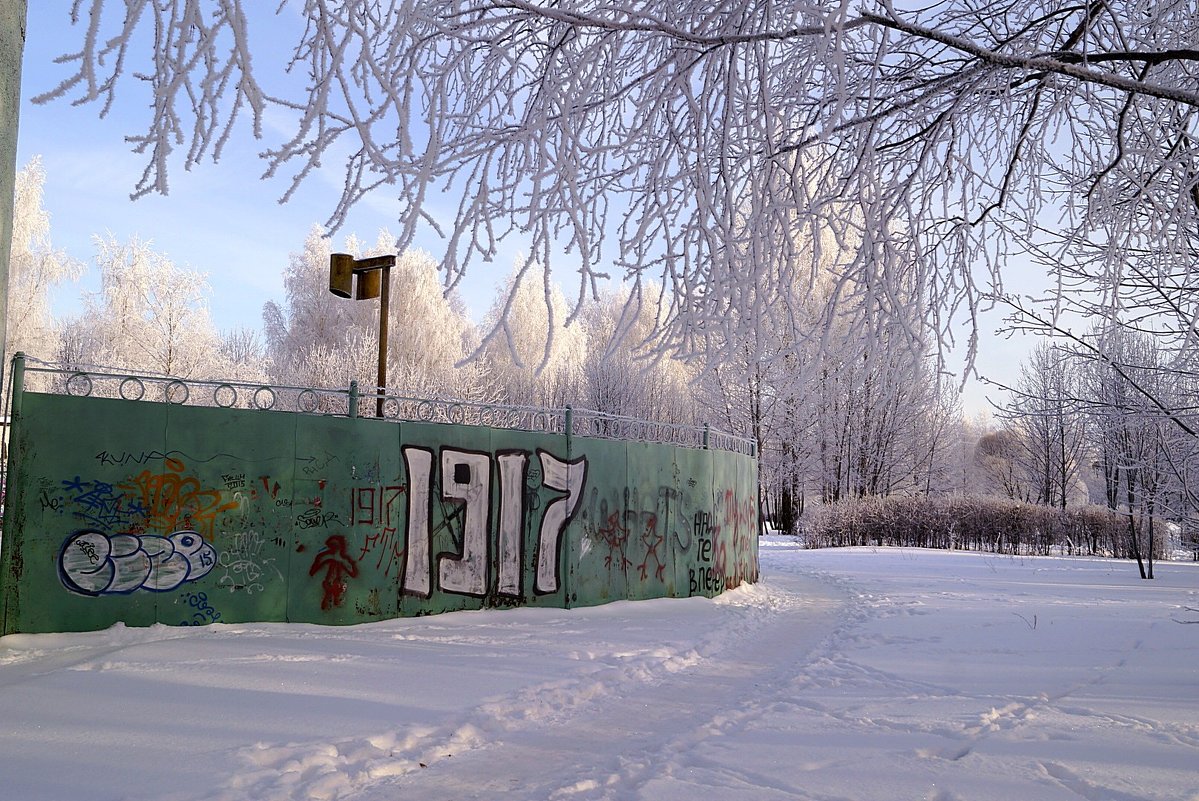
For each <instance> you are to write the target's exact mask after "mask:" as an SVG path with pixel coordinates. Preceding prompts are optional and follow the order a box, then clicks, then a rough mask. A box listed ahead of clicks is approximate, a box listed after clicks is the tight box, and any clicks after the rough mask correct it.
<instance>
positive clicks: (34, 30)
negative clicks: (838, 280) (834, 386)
mask: <svg viewBox="0 0 1199 801" xmlns="http://www.w3.org/2000/svg"><path fill="white" fill-rule="evenodd" d="M270 5H271V6H272V7H273V5H274V4H273V3H272V4H270ZM114 6H115V4H114ZM69 7H70V3H69V2H68V0H35V2H31V3H30V4H29V18H28V28H27V38H26V50H25V59H24V63H23V75H22V88H23V91H22V95H23V101H22V105H21V120H20V124H21V130H20V136H19V139H18V156H17V159H18V166H19V167H20V166H23V165H24V164H26V163H27V162H28V161H29V159H30V158H32V157H33V156H35V155H40V156H41V158H42V161H43V164H44V167H45V171H46V186H45V198H44V203H45V206H46V208H47V210H48V211H49V212H50V215H51V236H52V239H53V242H54V244H55V246H56V247H59V248H63V249H65V250H67V251H68V252H69V253H70V254H71V255H73V256H75V257H77V258H79V259H82V260H84V261H87V260H89V259H90V257H91V255H92V253H93V245H92V239H93V237H94V236H96V235H107V234H112V235H113V236H115V237H116V238H117V239H118V240H122V241H123V240H127V239H129V238H131V237H134V236H136V237H138V238H140V239H143V240H151V241H152V242H153V244H154V247H155V249H156V250H158V251H160V252H163V253H165V254H166V255H167V256H168V257H169V258H171V259H172V260H173V261H174V262H175V263H176V264H177V265H180V266H185V267H188V268H190V269H193V270H198V271H201V272H204V273H207V275H208V280H209V283H210V284H211V286H212V290H213V294H212V296H211V298H210V303H209V306H210V310H211V312H212V316H213V319H214V320H215V322H216V324H217V326H218V328H221V329H230V328H234V327H238V326H251V327H254V328H258V327H260V325H261V313H262V306H263V304H264V303H266V302H267V301H269V300H277V301H281V300H282V299H283V281H282V277H283V272H284V270H285V269H286V267H287V264H288V254H289V253H291V252H294V251H298V250H300V249H301V248H302V246H303V242H304V239H305V237H306V236H307V234H308V231H309V230H310V229H311V227H312V226H313V224H315V223H320V222H323V221H324V220H325V219H326V218H327V217H328V214H329V212H330V211H331V210H332V209H333V208H334V205H335V203H336V201H337V199H338V196H339V190H340V173H339V165H334V164H329V165H327V166H328V171H327V173H326V174H324V175H316V176H313V177H312V178H310V179H309V181H308V182H307V183H306V184H305V185H304V186H303V187H301V188H300V189H299V190H298V191H297V192H296V194H295V195H294V196H293V198H292V199H291V200H290V201H289V202H288V203H287V204H286V205H280V204H279V203H278V202H277V201H278V199H279V198H280V197H281V196H282V195H283V193H284V192H285V191H286V189H287V187H288V181H287V180H286V178H287V176H286V175H284V176H282V177H281V178H276V179H273V180H270V181H263V180H260V176H261V175H262V173H263V171H264V168H265V167H264V163H263V162H261V160H260V159H259V158H258V157H257V153H258V152H259V151H260V150H261V149H262V148H263V145H262V143H260V142H256V141H255V140H253V139H252V138H251V137H250V136H249V129H248V126H246V127H245V128H244V129H243V130H242V131H241V134H242V135H241V136H235V138H234V139H233V140H232V141H231V142H230V145H229V146H228V147H227V148H226V150H225V152H224V154H223V155H222V159H221V161H220V162H219V163H215V164H214V163H213V162H212V161H211V159H208V160H207V161H205V162H204V163H203V164H202V165H200V166H198V167H194V168H193V169H192V170H190V171H185V170H184V169H183V167H182V164H181V163H177V164H174V165H173V168H172V170H171V173H170V179H171V180H170V189H171V191H170V194H169V195H168V196H165V197H162V196H157V195H152V196H148V197H144V198H142V199H140V200H137V201H132V200H130V199H129V194H130V192H131V191H132V190H133V187H134V185H135V183H136V181H137V179H138V177H139V176H140V175H141V172H142V170H143V169H144V166H145V163H144V161H143V159H142V157H141V156H139V155H137V154H135V153H133V152H132V151H131V148H130V146H129V145H128V144H127V143H126V142H125V137H126V136H127V135H130V134H135V133H139V132H140V127H139V126H140V125H141V124H142V123H143V122H144V120H145V119H146V108H145V103H146V100H145V98H144V97H140V96H138V94H137V90H138V87H135V86H134V85H133V84H132V83H126V85H125V86H124V87H123V88H124V89H125V91H124V92H121V93H119V94H118V100H117V103H116V105H115V106H114V108H113V110H112V112H111V113H110V114H109V116H108V117H106V118H104V119H101V118H100V117H99V107H98V106H94V105H91V106H81V107H75V106H72V105H70V103H69V102H67V101H64V100H58V101H54V102H52V103H49V104H46V105H34V104H33V103H31V102H30V101H29V98H30V97H33V96H34V95H37V94H40V93H43V92H46V91H48V90H50V89H52V88H54V87H55V86H56V85H58V83H59V82H60V81H62V80H63V79H64V78H65V77H66V75H67V72H66V70H65V69H64V68H62V67H60V66H57V65H55V64H53V59H54V58H55V57H56V56H58V55H60V54H61V53H62V52H64V51H66V50H69V49H71V48H73V47H75V46H76V40H77V39H78V38H79V37H80V36H81V35H82V32H81V31H80V30H78V29H77V28H71V27H70V25H69V17H68V12H69ZM118 13H120V12H118ZM268 30H269V31H270V32H272V33H277V32H276V31H275V30H274V28H270V29H268ZM283 38H285V36H284V37H280V39H283ZM271 44H272V45H273V44H274V42H272V43H271ZM271 55H279V54H278V53H272V54H271ZM395 202H396V201H395V200H394V199H392V198H389V197H387V196H386V195H384V194H377V195H376V196H373V197H371V198H370V199H369V200H368V201H367V202H364V203H362V204H360V205H359V207H358V208H356V209H355V210H354V211H353V213H352V214H351V215H350V218H349V220H348V222H347V224H346V225H345V227H344V228H343V229H342V231H341V232H340V233H339V234H338V235H337V236H336V237H335V238H334V244H335V246H338V247H340V246H341V245H342V243H343V240H344V236H345V235H346V234H351V233H353V234H357V235H358V236H359V237H360V238H361V239H363V240H367V241H372V242H373V241H374V239H375V236H376V234H377V233H378V232H379V231H380V230H381V229H384V228H390V229H392V230H395V227H396V226H395V223H394V220H395V217H396V214H395V208H396V206H395ZM421 244H422V246H424V247H426V248H427V249H429V250H430V251H432V252H434V254H435V255H436V254H437V248H438V243H437V242H436V241H428V242H424V243H421ZM518 248H519V243H512V245H511V249H510V251H509V253H506V254H505V255H504V257H503V258H501V259H500V260H498V261H497V263H496V264H494V265H476V266H475V268H474V269H473V271H472V273H471V274H470V276H469V278H468V280H467V281H466V282H464V284H463V285H462V286H461V289H460V293H461V294H462V296H463V299H464V300H465V301H466V303H467V306H468V308H469V309H470V311H471V314H472V316H473V317H474V318H475V319H476V320H478V319H481V317H482V316H483V314H484V313H485V312H486V310H487V308H488V307H489V305H490V304H491V301H492V298H493V297H494V295H495V291H496V285H497V284H498V283H499V282H501V281H502V280H503V277H504V276H505V275H506V273H507V272H508V270H509V269H510V267H511V264H512V258H513V257H515V255H516V252H517V250H518ZM96 283H97V282H96V276H95V275H94V274H90V275H89V276H88V277H86V278H85V279H84V280H83V281H81V282H80V283H78V284H74V285H69V286H67V287H65V288H64V289H63V290H62V291H60V293H59V297H58V298H57V299H56V304H55V308H56V311H57V312H58V313H60V314H67V313H71V312H72V311H74V310H75V309H77V308H78V306H79V303H80V298H81V296H82V293H83V292H85V291H89V290H94V289H96V288H97V286H96ZM565 289H566V291H567V293H568V295H569V294H570V293H572V292H573V291H574V290H575V287H574V286H569V287H565ZM1009 289H1010V290H1015V291H1020V290H1021V289H1023V287H1019V286H1009ZM1001 320H1002V315H1000V314H991V315H988V316H986V317H985V318H984V333H985V334H986V335H987V336H985V338H984V342H983V343H982V344H981V348H980V349H981V353H980V359H979V365H980V370H981V371H982V372H983V373H984V374H989V375H993V376H995V377H1004V378H1007V379H1009V380H1011V379H1013V378H1014V376H1015V374H1016V370H1017V365H1018V363H1019V361H1020V360H1021V359H1022V358H1023V357H1024V354H1025V353H1026V351H1027V349H1028V346H1027V344H1026V343H1025V342H1021V341H1020V340H1019V339H1017V340H1016V341H1008V340H1005V339H1003V338H1001V337H996V336H990V335H991V334H992V333H993V330H994V329H995V328H996V327H997V326H998V325H999V324H1000V323H1001ZM986 394H987V391H986V390H984V389H983V388H981V387H979V386H977V385H975V384H973V382H972V384H971V386H970V387H968V395H967V398H966V404H967V409H968V410H978V409H983V408H986V402H985V400H984V396H985V395H986Z"/></svg>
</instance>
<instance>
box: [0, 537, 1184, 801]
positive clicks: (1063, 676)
mask: <svg viewBox="0 0 1199 801" xmlns="http://www.w3.org/2000/svg"><path fill="white" fill-rule="evenodd" d="M762 562H763V574H764V576H765V578H764V580H763V582H762V583H761V584H759V585H758V586H756V587H746V588H742V589H739V590H737V591H734V592H732V593H728V594H726V595H725V596H724V597H723V598H721V599H718V600H717V601H714V602H713V601H708V600H704V599H687V600H675V601H665V600H664V601H649V602H639V603H617V604H611V605H608V606H603V607H597V608H593V609H577V610H569V611H563V610H550V609H518V610H505V611H489V612H477V613H474V612H471V613H456V614H450V615H439V616H434V617H428V618H420V619H414V620H397V621H387V622H383V623H377V624H370V625H364V626H354V627H346V628H325V627H318V626H284V625H278V624H261V625H259V624H255V625H217V626H210V627H208V628H205V629H194V630H189V629H176V628H165V627H155V628H151V629H139V630H133V629H125V628H121V627H117V628H114V629H111V630H109V631H106V632H97V633H93V634H72V635H36V636H23V635H18V636H13V637H6V638H3V639H0V716H2V719H3V720H4V721H5V726H4V727H3V730H0V786H2V787H3V788H4V793H3V795H4V797H11V798H20V799H28V801H60V800H63V799H75V798H82V797H87V798H89V799H97V800H99V801H104V800H106V799H127V800H128V801H147V800H148V799H175V801H235V800H236V801H243V800H244V799H253V800H254V801H268V800H270V799H355V800H357V801H384V799H387V800H388V801H394V800H395V799H421V801H465V800H466V799H492V798H504V799H514V800H516V801H519V800H520V799H528V800H529V801H549V800H551V799H552V801H596V800H597V799H615V800H621V801H623V800H624V799H646V800H647V801H648V800H649V799H653V800H654V801H666V800H668V799H688V800H689V801H690V799H695V798H698V797H718V798H721V799H722V801H724V800H726V799H729V800H733V801H735V800H736V799H754V800H755V801H759V800H761V801H769V800H770V799H802V800H804V801H872V800H874V799H877V800H878V801H883V800H884V799H886V800H889V799H929V800H930V801H966V799H970V800H971V801H974V800H975V799H978V800H980V801H986V800H987V799H995V800H996V801H999V800H1000V799H1002V800H1003V801H1009V800H1010V799H1014V798H1029V799H1038V800H1040V799H1044V800H1045V801H1056V800H1058V799H1061V800H1062V801H1078V800H1079V799H1082V800H1083V801H1100V800H1101V799H1106V801H1125V800H1126V799H1186V801H1199V773H1197V772H1196V771H1195V768H1194V766H1195V765H1197V764H1199V667H1197V666H1199V626H1190V625H1180V624H1179V623H1178V622H1175V621H1176V620H1183V619H1187V618H1188V616H1189V617H1191V618H1195V617H1199V615H1196V614H1195V613H1191V612H1189V611H1188V607H1190V608H1195V607H1199V566H1196V565H1189V564H1169V565H1162V566H1161V567H1160V571H1159V576H1160V577H1159V579H1158V580H1157V581H1155V582H1151V583H1149V582H1141V581H1139V580H1138V579H1137V578H1136V573H1135V569H1134V568H1133V567H1131V566H1130V565H1128V564H1127V563H1121V562H1105V561H1100V560H1088V559H1012V558H1006V557H995V556H988V555H983V554H961V553H943V552H931V551H916V550H879V551H877V552H873V551H871V550H869V549H850V550H829V551H801V550H798V549H796V548H795V547H794V545H793V544H792V543H790V542H789V541H786V540H782V539H768V540H765V541H763V550H762Z"/></svg>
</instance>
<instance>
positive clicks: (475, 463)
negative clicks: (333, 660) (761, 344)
mask: <svg viewBox="0 0 1199 801" xmlns="http://www.w3.org/2000/svg"><path fill="white" fill-rule="evenodd" d="M756 487H757V463H756V461H755V460H754V459H753V458H751V457H748V456H743V455H739V454H734V453H726V452H722V451H715V450H698V449H688V448H676V447H672V446H669V445H659V444H644V443H626V442H616V441H609V440H596V439H587V438H579V437H574V438H571V439H569V440H568V439H567V438H566V437H564V436H560V435H549V434H538V433H530V432H523V431H510V430H503V429H493V428H486V427H481V426H454V425H438V424H430V423H397V422H392V421H381V420H375V419H360V418H359V419H350V418H341V417H321V416H312V415H302V414H296V413H288V412H274V411H257V410H238V409H222V408H205V407H188V406H175V405H171V404H166V403H150V402H133V401H124V400H115V399H105V398H94V397H73V396H69V395H48V394H38V393H23V394H21V395H19V397H18V398H17V402H16V403H15V404H14V421H13V432H12V440H11V448H10V467H9V476H8V487H7V502H6V507H5V518H4V533H3V542H2V547H0V603H2V604H3V607H2V610H0V615H2V628H0V631H2V632H3V633H4V634H9V633H13V632H47V631H86V630H94V629H100V628H105V627H107V626H110V625H112V624H113V623H116V622H124V623H126V624H128V625H136V626H144V625H149V624H153V623H164V624H168V625H205V624H208V623H212V622H215V621H220V622H223V623H235V622H246V621H296V622H309V623H327V624H349V623H360V622H364V621H369V620H375V619H381V618H392V617H399V616H411V615H421V614H430V613H436V612H445V611H451V610H459V609H478V608H482V607H493V606H519V605H544V606H555V607H568V606H579V605H592V604H600V603H606V602H608V601H613V600H617V599H625V598H628V599H642V598H657V597H666V596H671V597H680V596H688V595H706V596H712V595H715V594H718V593H720V592H722V591H723V590H725V589H727V588H731V587H734V586H736V585H738V584H740V583H741V582H742V581H752V580H755V579H756V577H757V572H758V568H757V565H758V558H757V557H758V554H757V511H756V509H757V506H756V492H757V490H756Z"/></svg>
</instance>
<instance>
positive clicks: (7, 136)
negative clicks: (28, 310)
mask: <svg viewBox="0 0 1199 801" xmlns="http://www.w3.org/2000/svg"><path fill="white" fill-rule="evenodd" d="M26 8H27V6H26V0H0V387H3V384H4V371H5V369H6V368H7V367H8V365H6V364H4V358H3V353H4V347H5V345H6V344H7V341H8V338H7V333H8V265H9V261H10V259H11V257H12V231H13V219H12V215H13V197H14V193H15V191H16V183H17V119H18V117H19V113H20V110H21V57H22V55H23V53H24V50H25V10H26Z"/></svg>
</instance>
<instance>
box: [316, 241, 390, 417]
mask: <svg viewBox="0 0 1199 801" xmlns="http://www.w3.org/2000/svg"><path fill="white" fill-rule="evenodd" d="M395 263H396V257H395V256H394V255H393V256H371V257H369V258H365V259H355V258H354V257H353V256H351V255H349V254H348V253H332V254H330V255H329V291H330V292H332V293H333V294H334V295H337V296H338V297H339V298H348V297H350V296H351V295H352V296H353V298H354V300H370V299H371V298H379V377H378V387H377V388H376V391H377V392H378V396H379V397H378V399H377V401H376V403H375V415H376V416H377V417H382V416H383V395H384V394H385V393H386V392H387V302H388V300H389V298H390V295H391V268H392V267H394V266H395ZM355 277H357V286H355V280H354V279H355Z"/></svg>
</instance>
